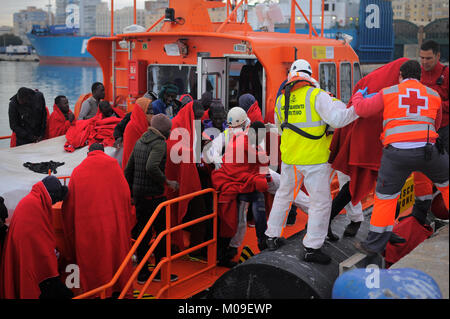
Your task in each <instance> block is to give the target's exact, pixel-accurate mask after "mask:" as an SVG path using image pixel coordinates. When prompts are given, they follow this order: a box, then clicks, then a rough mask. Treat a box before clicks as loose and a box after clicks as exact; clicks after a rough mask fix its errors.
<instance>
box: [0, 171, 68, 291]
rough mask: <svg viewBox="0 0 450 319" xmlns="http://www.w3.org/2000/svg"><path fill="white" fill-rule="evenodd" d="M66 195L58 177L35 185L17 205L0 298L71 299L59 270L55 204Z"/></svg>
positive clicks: (0, 281)
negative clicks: (53, 214) (54, 214)
mask: <svg viewBox="0 0 450 319" xmlns="http://www.w3.org/2000/svg"><path fill="white" fill-rule="evenodd" d="M66 194H67V187H66V186H62V185H61V182H60V181H59V180H58V179H57V178H56V177H55V176H47V177H45V178H44V179H43V180H42V181H40V182H37V183H36V184H34V185H33V187H32V189H31V192H30V193H29V194H28V195H27V196H25V197H24V198H23V199H22V200H21V201H20V202H19V204H18V205H17V207H16V209H15V210H14V214H13V216H12V219H11V223H10V227H9V231H8V234H7V236H6V241H5V246H4V255H3V256H2V257H3V258H2V264H1V272H0V298H8V299H10V298H12V299H19V298H20V299H38V298H41V299H44V298H52V299H53V298H71V297H72V296H73V294H72V292H71V291H70V290H69V289H68V288H67V287H66V286H65V285H64V284H63V283H62V282H61V280H60V278H59V272H58V260H57V255H56V250H55V248H56V240H55V233H54V230H53V225H52V204H54V203H56V202H58V201H61V200H63V199H64V197H65V196H66Z"/></svg>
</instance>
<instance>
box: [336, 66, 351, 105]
mask: <svg viewBox="0 0 450 319" xmlns="http://www.w3.org/2000/svg"><path fill="white" fill-rule="evenodd" d="M339 69H340V88H341V101H342V102H344V103H345V104H347V103H348V101H349V100H350V97H351V96H352V65H351V64H350V62H342V63H341V65H340V68H339Z"/></svg>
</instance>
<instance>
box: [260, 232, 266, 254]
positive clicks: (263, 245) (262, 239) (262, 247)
mask: <svg viewBox="0 0 450 319" xmlns="http://www.w3.org/2000/svg"><path fill="white" fill-rule="evenodd" d="M266 248H267V236H266V235H264V237H263V238H259V239H258V249H259V251H263V250H264V249H266Z"/></svg>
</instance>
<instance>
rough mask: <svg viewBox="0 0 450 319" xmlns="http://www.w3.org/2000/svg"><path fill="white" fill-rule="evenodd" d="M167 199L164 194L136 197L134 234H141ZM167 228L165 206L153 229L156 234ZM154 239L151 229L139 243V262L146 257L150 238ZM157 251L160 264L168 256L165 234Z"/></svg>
mask: <svg viewBox="0 0 450 319" xmlns="http://www.w3.org/2000/svg"><path fill="white" fill-rule="evenodd" d="M166 200H167V199H166V197H164V196H161V197H157V198H153V199H149V198H138V199H136V203H135V205H136V225H135V226H134V228H133V234H134V235H135V236H136V238H137V237H138V236H139V235H140V234H141V232H142V230H143V229H144V227H145V225H146V224H147V222H148V221H149V219H150V217H151V216H152V215H153V212H154V211H155V209H156V207H158V205H159V204H161V203H162V202H165V201H166ZM165 229H166V209H165V208H163V209H161V211H160V212H159V214H158V217H157V218H156V219H155V221H154V222H153V230H154V231H155V232H156V235H158V234H159V233H161V232H162V231H164V230H165ZM151 239H152V231H151V229H150V230H149V231H148V232H147V234H146V235H145V237H144V239H143V241H142V242H141V244H140V245H139V247H138V248H137V251H136V256H137V259H138V262H141V261H142V259H143V258H144V256H145V254H146V253H147V251H148V250H149V248H150V246H149V243H150V240H151ZM154 253H155V265H156V264H158V263H159V262H160V261H161V259H162V258H163V257H165V256H166V237H165V236H164V237H163V238H162V239H161V241H160V242H159V244H158V246H156V249H155V251H154Z"/></svg>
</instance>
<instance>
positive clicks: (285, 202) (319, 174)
mask: <svg viewBox="0 0 450 319" xmlns="http://www.w3.org/2000/svg"><path fill="white" fill-rule="evenodd" d="M331 172H332V169H331V166H330V164H328V163H324V164H318V165H288V164H285V163H283V162H282V163H281V175H280V187H279V188H278V190H277V192H276V194H275V199H274V202H273V205H272V210H271V211H270V215H269V220H268V222H267V230H266V232H265V234H266V235H267V236H268V237H280V235H281V231H282V229H283V227H284V226H285V224H286V220H287V214H288V213H289V210H290V206H291V203H292V201H293V200H294V196H295V195H296V193H298V192H299V190H300V187H301V186H302V184H305V187H306V190H307V191H308V193H309V212H308V226H307V230H306V236H305V237H304V239H303V245H304V246H305V247H308V248H314V249H319V248H320V247H322V245H323V243H324V241H325V238H326V236H327V233H328V223H329V220H330V213H331V191H330V175H331Z"/></svg>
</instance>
